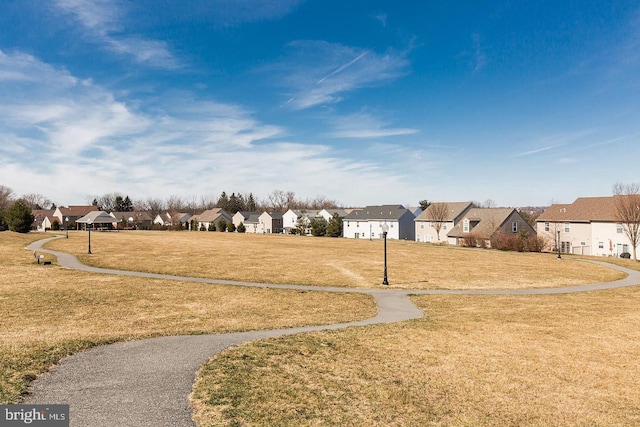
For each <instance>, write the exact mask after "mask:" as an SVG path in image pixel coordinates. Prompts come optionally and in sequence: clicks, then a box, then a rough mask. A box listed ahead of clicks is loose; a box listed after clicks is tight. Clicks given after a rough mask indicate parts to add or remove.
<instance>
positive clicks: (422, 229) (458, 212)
mask: <svg viewBox="0 0 640 427" xmlns="http://www.w3.org/2000/svg"><path fill="white" fill-rule="evenodd" d="M472 207H473V204H472V203H471V202H437V203H432V204H431V205H429V207H428V208H427V210H425V211H424V212H421V213H420V214H419V215H418V216H417V217H416V219H415V227H416V241H417V242H448V243H451V244H455V239H454V238H453V237H452V238H451V242H449V238H448V237H447V234H448V233H449V231H451V230H453V227H455V226H456V224H457V223H458V222H459V221H460V220H461V219H462V217H463V216H464V214H466V213H467V212H469V210H470V209H471V208H472ZM438 228H439V230H438Z"/></svg>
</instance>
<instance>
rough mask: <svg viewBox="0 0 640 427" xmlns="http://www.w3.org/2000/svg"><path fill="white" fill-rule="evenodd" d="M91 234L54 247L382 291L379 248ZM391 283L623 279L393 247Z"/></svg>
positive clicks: (150, 267) (313, 241)
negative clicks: (372, 288) (374, 288)
mask: <svg viewBox="0 0 640 427" xmlns="http://www.w3.org/2000/svg"><path fill="white" fill-rule="evenodd" d="M87 240H88V239H87V233H86V232H72V233H71V235H70V238H69V239H68V240H67V239H60V240H57V241H55V242H52V243H50V244H49V246H48V247H49V248H52V249H59V250H63V251H65V252H70V253H73V254H75V255H76V256H78V258H80V260H81V261H82V262H84V263H86V264H89V265H93V266H96V267H109V268H120V269H125V270H138V271H147V272H155V273H166V274H174V275H181V276H196V277H210V278H216V279H229V280H244V281H249V282H266V283H289V284H302V285H323V286H345V287H354V288H371V287H379V285H380V283H381V281H382V272H383V265H384V261H383V247H382V242H381V241H375V240H374V241H369V240H355V239H332V238H313V237H301V236H285V235H255V234H238V233H209V232H137V233H136V232H134V233H132V232H120V233H118V232H104V233H92V245H91V246H92V252H93V254H92V255H87ZM388 266H389V267H388V269H389V281H390V283H391V287H392V288H405V289H515V288H537V287H558V286H571V285H578V284H584V283H593V282H603V281H612V280H615V279H619V278H621V277H623V274H622V273H619V272H617V271H614V270H611V269H608V268H605V267H600V266H596V265H591V264H585V263H583V262H576V261H575V259H573V258H572V257H569V256H566V257H564V258H563V260H558V259H557V258H556V256H555V255H553V254H531V253H505V252H498V251H491V250H480V249H467V248H459V247H441V246H432V245H428V244H424V243H422V244H420V243H415V242H406V241H397V240H396V241H389V242H388Z"/></svg>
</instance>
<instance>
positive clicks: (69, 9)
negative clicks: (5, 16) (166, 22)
mask: <svg viewBox="0 0 640 427" xmlns="http://www.w3.org/2000/svg"><path fill="white" fill-rule="evenodd" d="M54 5H55V6H56V7H57V8H58V10H59V11H62V12H63V13H66V14H70V15H72V16H74V17H75V20H76V21H77V22H79V23H80V24H81V25H82V27H83V28H84V29H85V33H86V34H87V35H88V36H89V37H90V38H91V39H92V40H93V41H94V42H95V43H97V44H101V45H102V46H104V47H105V48H106V49H107V50H109V51H111V52H114V53H116V54H119V55H125V56H129V57H132V58H133V59H134V60H135V61H136V62H139V63H142V64H145V65H149V66H153V67H159V68H179V67H180V66H181V65H180V63H179V61H178V60H177V59H176V58H175V57H174V56H173V54H172V53H171V51H170V49H169V47H168V46H167V44H166V43H165V42H163V41H160V40H149V39H145V38H143V37H142V36H140V35H136V34H133V35H128V34H127V33H128V32H129V29H127V28H126V26H125V24H124V16H125V15H126V10H125V7H126V3H124V2H121V1H115V0H56V1H55V2H54Z"/></svg>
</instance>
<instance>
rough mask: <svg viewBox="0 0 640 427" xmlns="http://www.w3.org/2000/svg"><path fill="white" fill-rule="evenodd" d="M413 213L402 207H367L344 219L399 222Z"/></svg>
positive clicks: (353, 212)
mask: <svg viewBox="0 0 640 427" xmlns="http://www.w3.org/2000/svg"><path fill="white" fill-rule="evenodd" d="M407 212H408V213H410V214H411V215H412V216H413V213H412V212H411V211H409V210H408V209H406V208H405V207H404V206H402V205H380V206H366V207H365V208H363V209H361V210H355V211H352V212H351V213H349V214H348V215H347V216H345V217H344V219H345V220H350V221H351V220H353V221H368V220H377V221H380V220H393V221H397V220H399V219H400V218H401V217H402V216H403V215H405V214H406V213H407Z"/></svg>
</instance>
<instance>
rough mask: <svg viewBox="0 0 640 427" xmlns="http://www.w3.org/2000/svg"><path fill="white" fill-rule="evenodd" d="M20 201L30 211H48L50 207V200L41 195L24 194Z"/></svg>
mask: <svg viewBox="0 0 640 427" xmlns="http://www.w3.org/2000/svg"><path fill="white" fill-rule="evenodd" d="M21 199H22V200H23V201H24V202H25V203H26V204H27V206H29V207H30V208H31V209H49V208H50V207H51V204H52V202H51V200H49V199H48V198H47V197H45V196H43V195H42V194H36V193H29V194H25V195H23V196H22V197H21Z"/></svg>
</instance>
